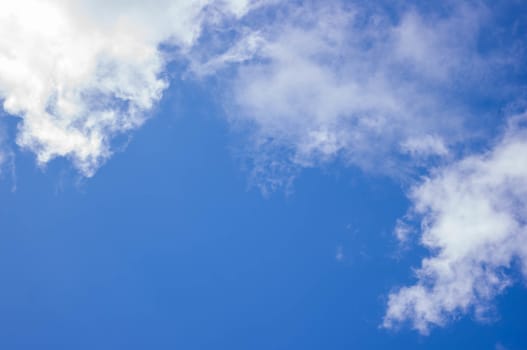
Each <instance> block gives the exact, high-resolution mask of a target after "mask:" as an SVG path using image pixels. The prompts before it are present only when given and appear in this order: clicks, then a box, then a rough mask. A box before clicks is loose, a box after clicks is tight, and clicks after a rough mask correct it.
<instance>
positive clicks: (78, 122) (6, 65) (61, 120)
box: [0, 0, 252, 176]
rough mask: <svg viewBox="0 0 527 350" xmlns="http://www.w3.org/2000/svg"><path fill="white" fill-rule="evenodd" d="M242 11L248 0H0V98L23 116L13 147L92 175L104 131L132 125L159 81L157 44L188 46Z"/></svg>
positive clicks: (105, 142)
mask: <svg viewBox="0 0 527 350" xmlns="http://www.w3.org/2000/svg"><path fill="white" fill-rule="evenodd" d="M251 6H252V5H251ZM249 8H250V4H249V2H248V1H246V0H229V1H227V0H224V1H220V0H210V1H205V0H204V1H192V0H180V1H158V2H156V5H155V6H152V5H151V4H148V3H146V2H144V1H82V0H76V1H63V0H44V1H40V0H21V1H3V2H2V3H1V5H0V33H2V35H1V36H0V98H1V99H2V100H3V108H4V110H5V111H7V112H8V113H9V114H11V115H15V116H18V117H20V118H21V122H20V124H19V130H18V136H17V143H18V145H19V146H21V147H23V148H25V149H29V150H31V151H33V152H34V153H35V154H36V156H37V159H38V162H39V163H40V164H45V163H46V162H48V161H49V160H50V159H53V158H54V157H57V156H65V157H68V158H70V159H71V160H72V161H73V163H74V165H75V166H76V167H77V168H78V169H79V171H80V172H81V173H82V174H84V175H86V176H91V175H92V174H93V173H94V171H95V170H96V169H97V168H98V167H99V165H100V164H101V162H103V161H104V160H106V159H107V158H108V157H109V156H110V154H111V139H112V137H113V136H115V135H116V134H120V133H123V132H126V131H129V130H132V129H135V128H137V127H139V126H140V125H141V124H142V123H143V122H144V120H145V118H146V112H147V111H148V110H150V109H151V108H152V106H153V105H154V104H155V103H156V102H157V101H158V100H159V99H160V98H161V94H162V92H163V90H164V89H165V88H166V87H167V84H168V82H167V81H166V80H165V79H164V78H163V74H162V73H163V69H164V66H165V59H164V57H163V55H162V53H161V52H160V50H159V45H160V44H161V43H168V44H171V45H174V46H176V47H178V48H180V49H181V50H183V51H184V50H188V48H189V47H190V46H192V44H193V43H194V42H195V41H196V40H197V38H198V37H199V35H200V31H201V28H202V26H203V24H204V23H205V22H214V21H219V20H221V18H222V17H224V16H242V15H243V14H244V13H245V12H246V11H248V10H249Z"/></svg>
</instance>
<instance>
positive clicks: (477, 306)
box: [384, 114, 527, 333]
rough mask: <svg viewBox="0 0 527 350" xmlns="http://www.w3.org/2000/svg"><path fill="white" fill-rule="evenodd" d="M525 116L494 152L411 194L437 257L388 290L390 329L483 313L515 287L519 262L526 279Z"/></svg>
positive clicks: (442, 172)
mask: <svg viewBox="0 0 527 350" xmlns="http://www.w3.org/2000/svg"><path fill="white" fill-rule="evenodd" d="M526 126H527V114H525V115H521V116H517V117H514V118H512V119H511V120H510V123H509V126H508V129H507V132H506V133H505V135H504V137H503V138H502V139H501V140H500V141H499V143H497V144H496V145H495V146H494V147H493V148H492V149H491V150H490V151H488V152H486V153H484V154H481V155H474V156H470V157H467V158H465V159H463V160H461V161H459V162H457V163H454V164H452V165H450V166H448V167H445V168H442V169H439V170H437V171H436V172H434V173H433V174H432V175H431V176H430V177H428V178H426V179H425V180H424V182H423V183H422V184H420V185H418V186H416V187H415V188H414V189H413V190H412V191H411V193H410V199H411V200H412V203H413V205H412V215H419V216H421V217H422V221H421V243H422V244H423V245H424V246H425V247H426V248H428V249H429V250H430V251H431V253H432V255H431V256H430V257H427V258H425V259H423V261H422V264H421V267H420V268H419V269H418V270H417V271H416V276H417V282H416V284H414V285H413V286H409V287H403V288H401V289H399V290H397V291H395V292H394V293H392V294H390V296H389V301H388V310H387V312H386V316H385V319H384V326H385V327H388V328H390V327H393V326H395V325H396V324H398V323H401V322H404V321H410V322H411V323H412V325H413V327H414V328H415V329H417V330H419V331H420V332H422V333H427V332H428V331H429V328H430V326H432V325H444V324H445V323H446V322H447V321H448V320H450V319H452V318H453V317H454V316H456V315H459V314H465V313H468V312H472V311H473V312H474V314H475V315H476V316H477V317H484V316H485V312H486V311H487V310H488V308H489V307H491V301H492V299H493V298H494V297H495V296H496V295H497V294H499V293H500V292H502V291H503V289H505V288H506V287H507V286H509V285H510V284H511V283H512V282H513V280H512V278H511V277H509V276H508V274H507V273H508V271H509V270H510V268H511V265H512V264H513V263H514V261H515V260H516V261H517V262H519V265H520V266H521V270H522V272H523V276H524V277H525V278H527V128H526Z"/></svg>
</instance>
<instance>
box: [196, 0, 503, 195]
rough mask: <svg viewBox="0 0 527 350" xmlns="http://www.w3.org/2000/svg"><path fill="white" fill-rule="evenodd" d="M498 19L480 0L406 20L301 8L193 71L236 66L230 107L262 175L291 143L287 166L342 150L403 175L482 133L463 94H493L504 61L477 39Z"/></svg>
mask: <svg viewBox="0 0 527 350" xmlns="http://www.w3.org/2000/svg"><path fill="white" fill-rule="evenodd" d="M488 16H489V15H488V11H487V10H486V9H485V8H484V7H478V6H472V7H468V6H458V7H453V8H449V9H448V10H447V11H446V12H445V13H442V14H441V15H438V14H436V13H419V12H418V11H416V10H408V11H406V12H404V13H402V14H400V18H399V19H398V20H396V19H393V18H391V17H390V16H388V15H387V14H386V13H383V12H380V11H377V10H374V9H371V8H368V7H364V6H363V5H358V4H349V5H342V4H339V3H336V2H330V3H329V5H328V4H324V5H305V6H304V7H295V6H291V7H286V8H285V9H283V13H282V16H277V17H278V19H276V20H275V21H273V22H271V23H264V24H261V23H259V25H258V26H257V27H256V28H254V29H253V30H250V29H248V28H247V27H244V30H243V31H242V32H241V34H240V36H239V40H238V41H237V43H235V44H234V45H233V46H232V47H230V48H229V49H228V50H226V51H225V52H224V53H223V54H220V55H214V56H212V57H211V58H209V59H208V60H206V59H205V60H203V59H202V58H201V60H198V62H196V61H194V62H193V65H192V69H193V70H194V71H195V73H196V74H197V75H198V76H203V75H207V74H213V73H216V72H217V71H218V70H221V69H222V68H224V67H226V66H234V67H235V68H236V72H237V73H236V75H235V77H234V79H233V80H232V79H231V81H232V84H231V90H230V91H231V94H230V95H228V100H229V101H230V102H227V104H228V106H229V110H230V117H231V122H232V123H233V125H236V126H237V127H239V126H240V125H245V127H246V129H245V130H246V131H249V130H250V131H251V136H252V145H253V150H252V151H251V156H252V157H254V158H253V159H254V161H255V164H256V166H255V172H256V173H261V171H260V169H261V168H259V167H262V164H263V163H264V161H263V160H262V159H256V158H257V157H259V156H260V157H263V159H267V158H269V157H268V156H267V155H265V153H267V152H274V151H273V149H274V148H278V149H282V150H284V149H285V150H287V151H286V152H284V151H282V152H281V153H282V154H283V155H285V158H282V159H281V160H280V161H282V162H286V163H288V164H289V166H283V168H285V169H290V168H291V167H293V168H294V167H297V168H298V167H300V168H302V167H310V166H316V165H319V164H321V163H325V162H328V161H332V160H335V159H338V158H340V159H341V160H343V161H344V162H345V163H348V164H352V165H354V166H359V167H362V168H363V169H366V170H368V171H376V172H383V173H386V174H390V175H396V176H398V175H400V174H401V173H404V172H405V171H407V170H408V167H411V166H412V165H413V163H414V162H415V160H416V159H426V158H428V157H431V156H433V157H436V156H440V157H444V156H447V155H448V154H449V148H450V147H451V146H452V145H455V144H456V143H459V142H465V141H466V139H467V138H470V137H471V136H473V134H474V133H475V132H476V131H475V130H472V129H470V128H467V127H466V123H469V122H470V121H473V120H474V119H475V118H476V116H475V114H474V113H473V111H471V106H470V104H468V103H466V101H463V99H460V98H459V97H458V95H463V94H466V93H467V91H470V92H471V93H474V91H476V90H478V91H480V93H481V95H480V96H484V95H485V93H488V92H489V91H491V90H493V89H494V86H493V83H494V81H493V79H499V77H498V76H497V75H496V74H494V75H493V76H492V74H490V73H491V72H492V71H496V70H498V69H504V68H503V67H504V66H505V64H504V62H503V60H501V59H499V57H501V56H500V52H495V51H492V50H491V52H490V53H489V52H487V53H483V52H480V51H479V50H478V48H477V45H478V40H479V39H478V38H479V35H481V34H480V32H481V28H482V27H483V26H484V23H485V21H486V20H487V17H488ZM284 19H287V21H285V20H284ZM489 76H492V77H490V78H489ZM483 80H484V81H485V83H484V84H483V85H484V86H482V83H481V82H482V81H483ZM483 91H485V92H483ZM262 146H263V147H262ZM403 154H404V155H406V156H409V157H410V158H411V159H412V161H411V162H410V163H406V164H405V163H404V162H402V160H401V157H400V156H401V155H403ZM272 161H273V162H274V163H275V164H276V162H278V161H279V160H278V159H276V158H275V157H273V158H272ZM274 168H276V166H274ZM276 176H277V174H274V173H273V174H272V176H270V177H269V178H268V180H269V181H270V182H271V184H272V183H276V182H277V179H276ZM283 176H284V178H287V177H289V176H290V174H283ZM261 180H262V181H264V182H265V181H266V179H265V178H261ZM271 187H273V186H271Z"/></svg>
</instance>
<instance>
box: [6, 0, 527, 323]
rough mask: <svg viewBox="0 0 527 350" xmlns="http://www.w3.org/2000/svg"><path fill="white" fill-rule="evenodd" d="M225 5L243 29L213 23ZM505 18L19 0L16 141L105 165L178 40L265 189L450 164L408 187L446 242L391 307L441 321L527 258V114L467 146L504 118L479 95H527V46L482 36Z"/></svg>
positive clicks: (216, 0) (10, 9) (396, 315)
mask: <svg viewBox="0 0 527 350" xmlns="http://www.w3.org/2000/svg"><path fill="white" fill-rule="evenodd" d="M265 11H269V12H268V13H267V12H265ZM260 14H263V15H261V16H260ZM225 20H228V21H230V22H229V33H231V34H232V33H234V34H232V35H231V36H229V39H228V40H224V39H221V38H220V39H218V40H201V37H202V33H203V31H204V30H205V29H206V28H208V27H209V26H220V27H221V23H222V22H223V21H225ZM493 21H494V17H493V11H491V10H489V9H488V8H487V7H485V6H483V5H478V4H477V3H472V4H471V5H455V6H450V5H448V6H445V8H442V9H440V11H432V10H430V9H428V10H427V11H424V10H422V9H418V8H398V9H397V15H394V14H393V13H389V12H388V11H382V10H380V7H369V6H367V5H365V4H361V3H359V2H357V3H344V2H338V1H330V2H324V3H323V4H322V3H319V4H316V3H310V2H306V3H302V4H300V3H296V2H282V3H280V2H279V1H274V0H264V1H249V0H203V1H192V0H184V1H168V0H166V1H159V2H156V6H151V5H149V4H146V3H145V2H143V1H139V0H135V1H83V0H76V1H64V0H47V1H37V0H19V1H17V2H15V1H12V2H9V1H4V2H2V4H1V5H0V33H9V35H1V36H0V98H1V99H2V101H3V108H4V110H5V111H6V112H7V113H9V114H11V115H13V116H16V117H18V118H20V122H19V127H18V134H17V137H16V143H17V144H18V146H20V147H21V148H24V149H27V150H30V151H32V152H34V153H35V155H36V158H37V161H38V163H39V164H42V165H44V164H46V163H47V162H49V161H50V160H52V159H54V158H56V157H67V158H68V159H70V160H71V161H72V163H73V165H74V166H75V167H76V168H77V169H78V170H79V172H80V173H81V174H83V175H84V176H92V175H93V174H94V173H95V172H96V170H97V169H98V168H99V167H100V166H101V164H102V163H104V161H106V160H107V159H109V157H110V156H111V154H112V148H111V141H112V139H113V138H114V137H115V136H116V135H119V134H122V133H127V132H130V131H132V130H134V129H137V128H139V127H140V126H141V125H142V124H143V123H144V122H145V120H146V119H147V117H148V113H149V111H151V109H152V107H153V106H154V105H155V104H156V103H157V102H158V101H159V100H160V99H161V97H162V94H163V91H164V90H165V89H166V88H167V86H168V84H169V81H168V79H167V78H166V76H167V74H166V73H167V72H166V69H167V68H166V66H167V65H166V64H167V60H168V59H169V58H168V57H167V56H165V55H164V53H163V51H162V50H161V49H160V46H161V45H163V44H167V45H169V46H172V47H176V48H178V50H179V52H180V55H178V58H179V59H182V60H183V61H184V62H185V63H187V64H188V71H189V72H190V74H189V76H191V77H194V78H195V79H209V78H210V77H221V79H218V81H219V82H220V83H221V84H223V87H224V91H227V92H226V93H225V94H224V96H223V97H226V99H225V100H224V105H225V107H226V112H227V113H226V114H227V117H228V122H229V123H230V125H232V127H233V129H235V130H238V131H241V132H242V133H243V135H244V138H245V139H246V141H247V149H248V151H247V152H248V154H249V158H250V159H251V160H252V163H253V173H252V174H253V180H254V181H255V183H256V184H258V185H259V186H260V188H261V189H262V190H263V191H264V192H265V191H273V190H275V189H277V188H280V187H284V186H287V185H288V184H290V183H291V181H292V179H293V178H294V175H295V174H296V173H297V172H298V171H299V170H300V169H302V168H305V167H314V166H319V165H323V164H326V163H328V162H332V161H335V160H339V161H341V162H342V163H343V164H345V165H351V166H356V167H359V168H361V169H363V170H365V171H369V172H381V173H383V174H385V175H389V176H394V177H397V178H401V177H404V178H406V179H408V178H410V179H411V178H412V177H411V176H409V174H413V173H414V168H416V167H417V166H419V167H420V168H423V167H430V165H431V164H436V165H437V164H443V167H439V168H436V169H435V170H433V171H431V173H430V174H429V176H428V178H427V180H426V181H425V182H423V183H419V184H417V185H415V186H414V187H413V190H412V191H411V194H410V195H409V198H410V200H411V202H412V209H411V213H412V214H413V215H416V216H417V217H420V218H422V226H421V229H418V231H420V232H421V237H422V243H423V244H424V245H425V246H426V247H427V248H430V250H431V251H432V253H431V256H430V257H429V258H425V259H424V260H423V262H422V266H421V268H420V269H419V270H418V273H417V281H416V284H415V285H413V286H409V287H403V288H401V289H398V290H395V291H394V292H393V293H391V294H390V296H389V302H388V306H387V311H386V315H385V318H384V322H383V325H384V326H385V327H388V328H390V327H394V326H395V325H397V324H399V323H402V322H405V321H410V322H411V323H412V324H413V326H414V328H416V329H418V330H419V331H421V332H423V333H426V332H427V331H428V330H429V328H430V326H432V325H444V324H446V322H447V321H448V320H449V317H450V316H452V315H454V314H456V313H466V312H469V311H470V310H475V311H476V313H477V314H479V315H483V314H484V311H485V310H486V309H487V308H489V307H490V305H491V301H492V298H493V297H494V296H495V295H497V294H498V293H500V292H501V291H502V290H503V289H504V288H505V287H506V286H507V285H509V284H510V283H511V279H510V278H508V277H507V275H506V274H505V272H504V271H505V270H504V269H507V268H508V267H509V266H510V264H511V261H512V260H513V259H515V258H518V259H520V261H521V262H522V264H523V265H525V262H526V261H527V260H526V259H525V257H526V254H527V252H526V251H525V250H523V251H522V250H521V249H520V247H522V246H524V247H525V246H526V244H525V242H524V241H525V238H524V237H525V235H526V229H525V225H524V223H525V221H526V220H527V218H526V213H525V208H526V205H527V203H525V200H524V198H525V196H526V195H527V183H526V181H527V180H526V179H527V169H526V168H525V167H524V166H521V164H527V162H526V161H525V160H524V159H523V158H521V157H522V154H527V144H526V143H525V141H524V140H525V139H526V136H527V135H526V134H525V131H524V129H523V126H522V124H523V123H524V117H514V118H511V119H510V122H509V126H508V129H507V131H506V132H505V134H504V136H502V138H501V140H500V141H499V142H498V143H496V145H494V148H493V149H492V150H490V151H488V152H487V153H484V154H481V155H473V156H469V157H466V158H464V159H461V160H456V159H457V158H459V153H460V152H459V149H460V147H458V146H461V147H464V146H465V145H470V142H471V140H473V139H475V138H477V137H481V135H488V130H485V129H483V128H481V129H480V128H478V125H479V124H478V118H481V115H480V112H481V108H480V107H479V106H475V105H473V104H472V103H469V102H467V100H476V101H477V100H480V99H487V100H491V101H500V102H503V101H505V102H506V103H507V102H514V99H515V92H516V91H517V89H516V88H515V86H514V84H512V83H509V84H508V85H507V86H506V88H504V87H505V83H506V79H505V77H510V74H513V73H514V72H513V73H511V72H510V70H511V69H515V67H518V66H519V65H518V61H521V57H520V56H521V50H518V47H511V48H509V47H507V46H506V45H505V46H503V45H502V46H499V47H497V46H496V47H495V46H493V45H492V44H487V46H486V47H484V49H482V46H481V39H482V37H483V36H484V34H482V33H484V32H485V30H487V29H488V28H489V26H492V25H493V23H494V22H493ZM213 32H214V31H213ZM503 33H504V34H501V35H503V37H505V36H506V35H507V31H504V32H503ZM209 34H210V33H209ZM210 35H214V33H212V34H210ZM233 37H234V39H233ZM503 37H502V38H501V39H503ZM496 42H507V40H496ZM211 43H212V44H214V47H209V46H207V45H212V44H211ZM218 45H219V47H218ZM511 45H512V44H511ZM512 46H514V45H512ZM520 49H521V47H520ZM218 52H220V53H218ZM518 52H519V53H518ZM511 67H512V68H511ZM498 87H499V88H498ZM482 124H483V123H482ZM522 152H523V153H522ZM4 158H5V157H4ZM0 160H2V154H1V153H0ZM438 160H439V162H438ZM515 191H516V192H515ZM412 232H413V230H412V229H411V227H410V226H408V225H407V224H405V223H404V221H400V225H399V226H398V227H397V228H396V234H397V235H398V237H399V238H401V239H404V238H406V237H408V236H409V235H411V234H412ZM491 251H493V252H497V253H496V254H494V255H491V254H490V253H489V252H491ZM524 271H525V268H524Z"/></svg>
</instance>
